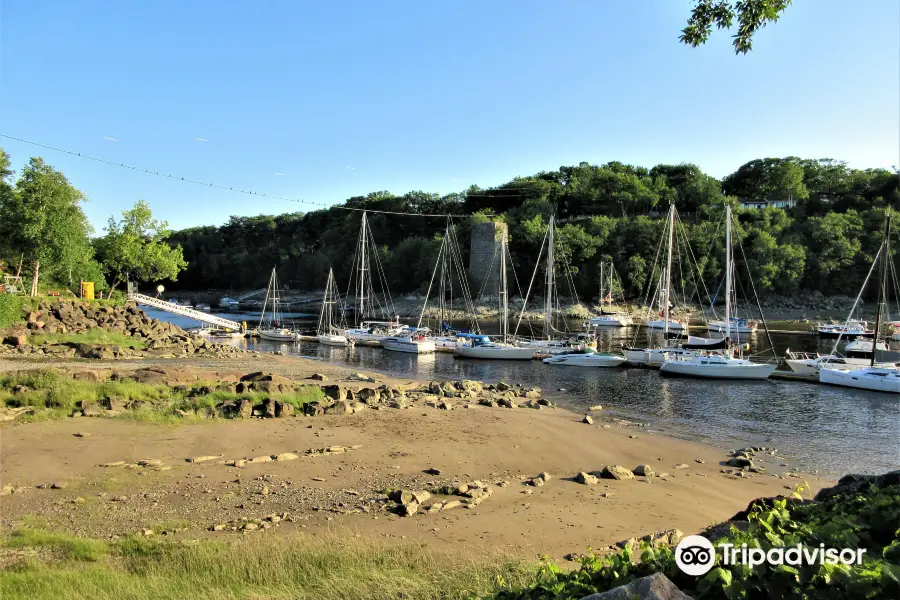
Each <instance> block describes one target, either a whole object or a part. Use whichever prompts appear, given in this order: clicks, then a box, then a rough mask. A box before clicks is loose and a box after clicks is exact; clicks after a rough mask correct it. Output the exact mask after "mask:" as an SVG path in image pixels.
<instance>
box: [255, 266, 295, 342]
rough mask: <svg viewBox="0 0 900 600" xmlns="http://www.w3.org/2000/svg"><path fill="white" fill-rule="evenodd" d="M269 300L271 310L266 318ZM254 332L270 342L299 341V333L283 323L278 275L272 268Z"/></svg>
mask: <svg viewBox="0 0 900 600" xmlns="http://www.w3.org/2000/svg"><path fill="white" fill-rule="evenodd" d="M270 301H271V303H272V311H271V313H270V317H269V318H266V308H267V307H268V306H269V302H270ZM256 333H257V335H258V336H259V337H260V338H261V339H264V340H268V341H270V342H299V341H300V334H299V333H297V332H295V331H291V330H290V329H288V328H287V327H285V326H284V324H283V316H282V312H281V296H280V290H279V289H278V276H277V275H276V274H275V269H274V268H273V269H272V275H271V277H269V287H268V288H267V289H266V298H265V300H264V301H263V311H262V314H261V315H260V317H259V327H257V329H256Z"/></svg>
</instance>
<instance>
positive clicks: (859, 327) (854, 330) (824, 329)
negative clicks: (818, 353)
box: [816, 319, 874, 338]
mask: <svg viewBox="0 0 900 600" xmlns="http://www.w3.org/2000/svg"><path fill="white" fill-rule="evenodd" d="M816 331H818V332H819V335H820V336H821V337H824V338H836V337H872V336H873V335H874V331H873V330H872V329H871V328H870V327H869V323H868V322H867V321H860V320H858V319H850V320H848V321H846V322H845V323H819V325H818V326H817V327H816Z"/></svg>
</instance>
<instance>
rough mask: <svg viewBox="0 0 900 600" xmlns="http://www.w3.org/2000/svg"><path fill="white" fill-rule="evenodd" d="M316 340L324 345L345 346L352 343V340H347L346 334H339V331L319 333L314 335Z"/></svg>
mask: <svg viewBox="0 0 900 600" xmlns="http://www.w3.org/2000/svg"><path fill="white" fill-rule="evenodd" d="M316 340H318V342H319V343H320V344H324V345H325V346H339V347H342V348H345V347H347V346H352V345H353V341H352V340H348V339H347V337H346V336H343V335H340V334H339V333H319V334H317V335H316Z"/></svg>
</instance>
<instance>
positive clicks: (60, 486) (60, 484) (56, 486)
mask: <svg viewBox="0 0 900 600" xmlns="http://www.w3.org/2000/svg"><path fill="white" fill-rule="evenodd" d="M66 487H67V484H66V482H65V481H55V482H53V483H51V484H50V489H51V490H64V489H66Z"/></svg>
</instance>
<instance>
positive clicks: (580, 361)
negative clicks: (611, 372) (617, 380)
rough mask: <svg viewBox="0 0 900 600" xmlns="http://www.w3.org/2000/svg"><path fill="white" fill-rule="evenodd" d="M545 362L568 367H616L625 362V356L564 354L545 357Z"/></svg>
mask: <svg viewBox="0 0 900 600" xmlns="http://www.w3.org/2000/svg"><path fill="white" fill-rule="evenodd" d="M544 364H548V365H563V366H567V367H600V368H604V367H605V368H615V367H620V366H622V365H623V364H625V357H624V356H617V355H615V354H563V355H560V356H551V357H550V358H545V359H544Z"/></svg>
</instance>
